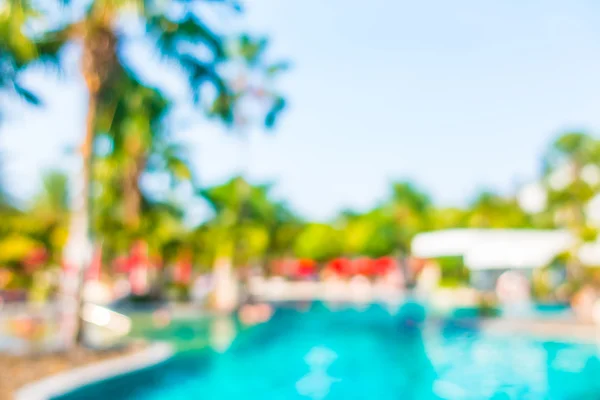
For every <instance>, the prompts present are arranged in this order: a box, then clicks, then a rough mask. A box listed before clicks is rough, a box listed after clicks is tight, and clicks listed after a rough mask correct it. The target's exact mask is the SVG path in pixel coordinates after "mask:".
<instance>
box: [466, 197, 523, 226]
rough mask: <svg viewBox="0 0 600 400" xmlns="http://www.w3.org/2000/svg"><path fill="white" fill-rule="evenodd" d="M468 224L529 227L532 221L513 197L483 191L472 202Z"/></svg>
mask: <svg viewBox="0 0 600 400" xmlns="http://www.w3.org/2000/svg"><path fill="white" fill-rule="evenodd" d="M466 224H467V226H468V227H470V228H527V227H530V226H531V222H530V220H529V217H528V216H527V214H526V213H525V212H524V211H523V210H522V209H521V208H520V207H519V204H518V202H517V200H516V199H515V198H513V197H504V196H501V195H498V194H495V193H493V192H490V191H483V192H481V193H479V194H478V195H477V197H476V198H475V200H474V201H473V202H472V203H471V205H470V207H469V209H468V212H467V216H466Z"/></svg>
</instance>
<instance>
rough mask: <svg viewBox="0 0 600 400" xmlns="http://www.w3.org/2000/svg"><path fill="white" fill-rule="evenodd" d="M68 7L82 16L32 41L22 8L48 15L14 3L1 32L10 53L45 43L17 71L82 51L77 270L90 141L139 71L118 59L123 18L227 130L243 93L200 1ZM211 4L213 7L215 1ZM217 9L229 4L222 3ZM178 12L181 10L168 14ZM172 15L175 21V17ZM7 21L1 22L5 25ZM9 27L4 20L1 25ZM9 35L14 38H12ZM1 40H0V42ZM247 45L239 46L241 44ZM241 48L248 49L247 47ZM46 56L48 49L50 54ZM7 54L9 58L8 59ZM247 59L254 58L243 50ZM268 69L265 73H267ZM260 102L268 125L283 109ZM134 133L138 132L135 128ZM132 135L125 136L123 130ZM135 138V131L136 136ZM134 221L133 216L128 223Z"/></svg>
mask: <svg viewBox="0 0 600 400" xmlns="http://www.w3.org/2000/svg"><path fill="white" fill-rule="evenodd" d="M76 3H77V2H66V4H64V7H65V8H66V10H64V12H63V14H62V15H65V16H75V15H77V16H79V18H74V19H73V18H62V19H60V21H59V22H60V24H58V27H57V28H56V29H54V30H52V31H44V32H39V33H37V34H36V35H35V37H33V39H35V41H34V40H30V39H29V37H28V36H26V35H25V34H24V33H22V32H24V27H25V24H26V23H27V22H28V21H29V18H28V16H29V13H25V12H22V11H23V10H26V11H29V10H32V14H35V13H36V12H43V11H45V9H44V10H42V9H36V6H38V7H41V4H39V3H37V2H28V1H26V0H21V1H14V2H11V3H10V4H11V5H13V4H20V5H22V6H21V7H20V8H19V9H15V10H10V11H9V12H10V15H9V16H8V17H6V18H7V19H8V20H9V21H8V23H5V24H4V25H3V27H9V28H10V29H5V31H4V32H3V35H4V36H3V37H4V39H6V43H11V44H12V43H15V45H14V46H12V48H11V50H15V49H16V50H23V49H25V50H27V49H29V48H30V47H31V46H26V45H25V44H24V43H26V42H32V43H35V42H36V41H37V43H50V44H51V46H47V47H48V48H49V50H48V51H46V52H43V53H35V52H31V51H21V52H18V53H16V54H18V55H19V56H20V58H14V60H15V63H14V64H15V66H16V67H19V66H20V65H21V64H23V63H24V62H26V61H29V60H30V59H31V60H35V59H36V58H38V57H39V56H40V55H44V54H46V53H48V54H55V53H57V52H58V50H59V49H60V48H61V47H62V45H64V44H65V43H72V42H75V43H78V44H80V45H81V47H82V56H81V60H80V69H81V74H82V76H83V79H84V82H85V85H86V87H87V90H88V108H87V119H86V129H85V134H84V136H83V140H82V145H81V155H82V176H81V178H80V182H78V183H79V193H76V197H75V198H76V204H75V207H74V213H73V217H72V224H71V228H70V239H69V242H68V245H67V247H66V249H65V258H66V260H67V262H69V263H70V264H72V265H73V266H75V267H76V268H77V269H78V270H83V268H84V267H85V266H86V264H87V263H88V261H89V257H90V248H91V245H90V241H91V234H92V231H91V226H90V225H91V224H90V215H91V212H90V210H91V199H92V198H93V193H92V187H93V186H92V184H91V183H92V166H93V159H92V158H93V157H94V155H95V150H94V144H95V139H96V137H97V135H98V133H100V132H113V131H114V129H115V126H114V125H113V122H114V119H113V116H114V112H115V107H118V103H117V102H115V99H117V98H119V97H120V96H122V95H123V94H124V91H126V90H127V88H128V83H131V82H138V83H140V84H141V86H146V84H145V83H143V82H142V81H141V80H140V79H137V78H136V77H137V74H136V72H135V71H134V70H133V69H132V68H130V66H129V65H128V64H127V62H126V60H125V58H124V57H123V56H122V51H121V49H122V47H123V45H124V44H125V42H126V41H127V40H128V39H130V38H131V34H129V33H128V32H127V30H125V29H122V25H120V24H119V23H120V22H122V21H123V20H126V21H128V22H133V23H135V22H136V21H137V22H140V23H141V25H142V29H141V31H142V35H143V36H144V37H145V38H146V39H148V42H149V43H153V44H155V49H156V53H157V54H160V55H161V56H162V57H163V59H166V60H168V61H169V65H172V66H175V68H176V70H177V72H180V73H182V74H183V75H184V76H185V77H186V78H187V81H188V82H189V88H190V92H191V93H192V94H193V100H194V101H195V102H196V103H197V104H198V105H200V106H203V107H204V106H208V109H207V110H206V111H208V113H209V114H210V115H213V116H216V117H217V118H219V119H220V120H222V121H224V122H225V123H227V124H231V123H233V122H234V108H235V105H236V102H237V101H238V99H239V98H240V97H241V94H240V93H239V92H238V91H236V90H235V88H232V87H231V86H229V85H228V81H227V80H226V79H225V77H224V76H223V74H222V70H221V68H220V67H221V66H222V64H224V63H225V62H226V61H227V56H228V54H227V49H226V41H225V39H224V36H223V35H221V34H218V33H217V32H215V31H214V30H213V29H211V28H210V27H209V26H208V25H207V24H206V23H205V21H204V20H203V18H202V17H201V16H200V14H199V13H198V8H197V7H196V5H197V3H201V1H190V2H183V3H177V4H171V3H167V4H166V6H165V5H164V4H162V3H159V2H154V1H139V0H138V1H135V0H132V1H126V0H123V1H102V0H96V1H92V2H91V3H89V4H86V5H85V6H84V8H83V10H84V12H83V13H81V12H79V11H80V10H81V6H82V5H81V4H78V3H77V4H76ZM215 3H216V2H215ZM221 3H223V4H230V3H231V2H229V1H225V0H223V1H222V2H221ZM174 8H177V11H178V12H175V13H174V12H172V11H173V9H174ZM174 15H176V16H174ZM6 18H5V19H6ZM5 22H6V21H5ZM14 32H17V33H18V34H17V35H16V36H14ZM2 42H3V43H4V42H5V41H4V40H3V41H2ZM242 43H244V40H242ZM246 48H249V47H248V46H246ZM50 50H51V51H50ZM11 54H12V53H11ZM248 55H249V59H251V58H252V57H251V56H252V52H248ZM268 70H269V69H268V68H267V71H268ZM207 85H208V86H212V88H213V89H214V96H213V98H212V100H211V101H209V102H207V101H201V100H204V99H202V98H201V96H200V94H201V93H204V90H203V89H204V87H206V86H207ZM261 101H263V102H264V103H265V104H267V105H268V107H270V109H269V111H268V112H267V120H266V122H267V123H270V122H271V121H272V120H273V119H274V116H275V115H276V114H277V113H278V112H279V111H280V110H281V109H282V107H283V101H282V100H281V99H280V98H269V97H268V96H262V97H261ZM145 117H146V120H145V121H144V120H143V118H141V119H138V121H137V122H138V123H140V124H142V125H144V124H149V122H148V120H147V118H148V116H145ZM134 131H135V129H134ZM128 133H130V132H128ZM133 135H135V133H133ZM140 164H141V162H133V163H132V166H131V168H130V170H128V171H127V172H126V174H125V175H127V176H128V178H127V179H125V180H124V181H125V182H127V184H128V185H129V186H128V187H129V188H130V193H131V194H130V195H128V197H127V199H128V200H129V201H130V203H128V207H130V208H131V212H130V213H129V214H128V215H135V214H136V209H137V210H139V196H138V194H137V193H135V192H136V190H137V189H136V188H135V187H134V186H135V185H134V184H133V183H132V180H134V178H132V177H133V176H135V177H137V178H138V179H139V175H140V174H141V171H142V168H141V166H140ZM132 222H133V223H135V222H136V221H135V218H134V217H132Z"/></svg>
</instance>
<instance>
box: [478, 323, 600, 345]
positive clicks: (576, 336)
mask: <svg viewBox="0 0 600 400" xmlns="http://www.w3.org/2000/svg"><path fill="white" fill-rule="evenodd" d="M481 329H482V330H483V331H484V332H486V333H490V334H497V335H511V334H515V335H523V336H529V337H534V338H539V339H541V340H549V341H567V342H583V343H594V344H595V343H599V341H598V339H599V338H600V336H599V333H600V328H599V327H597V326H595V325H594V324H590V323H583V322H580V321H577V320H576V319H575V318H507V317H500V318H493V319H486V320H484V321H482V323H481Z"/></svg>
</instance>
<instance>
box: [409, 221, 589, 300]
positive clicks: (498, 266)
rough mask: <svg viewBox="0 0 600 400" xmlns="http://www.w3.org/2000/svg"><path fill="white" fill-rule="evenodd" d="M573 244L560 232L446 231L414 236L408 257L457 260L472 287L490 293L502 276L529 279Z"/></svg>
mask: <svg viewBox="0 0 600 400" xmlns="http://www.w3.org/2000/svg"><path fill="white" fill-rule="evenodd" d="M574 244H575V241H574V238H573V236H572V235H571V234H570V233H569V232H568V231H564V230H530V229H450V230H443V231H434V232H426V233H421V234H419V235H417V236H416V237H415V238H414V239H413V242H412V253H413V255H414V256H416V257H420V258H437V257H445V256H461V257H462V258H463V261H464V264H465V266H466V267H467V268H468V269H469V270H470V272H471V281H472V284H473V285H474V286H475V287H477V288H481V289H493V287H494V285H495V282H496V280H497V278H498V277H499V276H500V275H501V274H502V273H503V272H505V271H508V270H519V271H521V272H523V273H524V274H525V275H527V276H529V275H530V274H531V272H532V271H533V270H534V269H536V268H541V267H544V266H546V265H548V264H549V263H550V262H552V260H553V259H554V258H555V257H556V256H558V255H559V254H561V253H564V252H565V251H568V250H569V249H571V248H572V246H573V245H574ZM599 250H600V247H599ZM598 255H599V256H600V251H599V252H598Z"/></svg>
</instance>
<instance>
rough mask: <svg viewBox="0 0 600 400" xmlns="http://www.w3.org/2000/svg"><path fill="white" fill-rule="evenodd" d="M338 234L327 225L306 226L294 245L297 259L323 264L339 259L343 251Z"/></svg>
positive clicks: (311, 224)
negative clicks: (306, 259)
mask: <svg viewBox="0 0 600 400" xmlns="http://www.w3.org/2000/svg"><path fill="white" fill-rule="evenodd" d="M342 240H343V239H342V237H341V234H340V232H339V231H338V230H337V229H335V228H334V227H332V226H331V225H327V224H320V223H310V224H307V225H306V226H305V227H304V229H303V230H302V232H301V233H300V234H299V235H298V237H297V239H296V243H295V245H294V253H295V255H296V256H297V257H301V258H308V259H311V260H315V261H318V262H325V261H328V260H331V259H332V258H335V257H339V256H341V255H342V251H343V248H342V246H343V241H342Z"/></svg>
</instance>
